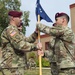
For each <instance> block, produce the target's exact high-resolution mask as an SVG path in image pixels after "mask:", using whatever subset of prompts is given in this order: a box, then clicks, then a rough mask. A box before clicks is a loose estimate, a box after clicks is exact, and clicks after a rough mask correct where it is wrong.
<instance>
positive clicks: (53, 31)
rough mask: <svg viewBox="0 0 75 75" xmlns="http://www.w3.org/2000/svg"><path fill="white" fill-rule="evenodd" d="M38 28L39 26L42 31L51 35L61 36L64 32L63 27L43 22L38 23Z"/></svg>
mask: <svg viewBox="0 0 75 75" xmlns="http://www.w3.org/2000/svg"><path fill="white" fill-rule="evenodd" d="M36 28H38V30H40V31H41V32H43V33H46V34H49V35H51V36H60V35H63V33H64V30H63V29H62V27H54V26H53V27H49V26H46V25H44V24H41V23H39V24H37V25H36Z"/></svg>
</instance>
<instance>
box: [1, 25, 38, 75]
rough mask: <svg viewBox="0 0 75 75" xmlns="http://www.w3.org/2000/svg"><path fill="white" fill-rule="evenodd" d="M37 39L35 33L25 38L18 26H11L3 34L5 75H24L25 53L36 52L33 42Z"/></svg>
mask: <svg viewBox="0 0 75 75" xmlns="http://www.w3.org/2000/svg"><path fill="white" fill-rule="evenodd" d="M36 37H37V33H36V32H34V33H33V34H32V35H31V36H30V37H27V38H26V37H25V36H24V35H23V34H22V33H21V32H20V31H18V29H17V26H14V25H9V26H8V27H7V28H6V29H4V31H3V32H2V34H1V39H2V40H1V41H2V42H1V43H2V62H1V67H2V68H4V69H2V71H3V72H4V73H5V75H24V65H25V63H24V60H23V57H24V52H25V51H26V50H27V51H32V50H36V49H37V47H36V45H35V44H33V42H34V41H35V39H36Z"/></svg>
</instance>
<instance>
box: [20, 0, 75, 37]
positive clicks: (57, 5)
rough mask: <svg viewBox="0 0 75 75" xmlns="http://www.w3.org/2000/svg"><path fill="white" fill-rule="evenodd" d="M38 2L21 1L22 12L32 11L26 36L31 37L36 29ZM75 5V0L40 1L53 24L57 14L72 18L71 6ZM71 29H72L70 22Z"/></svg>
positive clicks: (44, 22)
mask: <svg viewBox="0 0 75 75" xmlns="http://www.w3.org/2000/svg"><path fill="white" fill-rule="evenodd" d="M36 1H37V0H21V4H22V6H21V10H22V11H30V15H29V19H30V20H31V21H30V23H29V27H27V28H26V36H29V35H31V34H32V33H33V32H34V30H35V28H36V22H37V21H36V15H35V8H36ZM73 3H75V0H40V4H41V6H42V8H43V9H44V10H45V12H46V14H47V15H48V16H49V17H50V18H51V19H52V21H53V22H55V14H56V13H57V12H65V13H67V14H68V15H69V16H70V7H69V5H71V4H73ZM41 23H43V24H46V25H48V26H52V23H50V22H46V21H45V20H41ZM69 27H71V24H70V22H69Z"/></svg>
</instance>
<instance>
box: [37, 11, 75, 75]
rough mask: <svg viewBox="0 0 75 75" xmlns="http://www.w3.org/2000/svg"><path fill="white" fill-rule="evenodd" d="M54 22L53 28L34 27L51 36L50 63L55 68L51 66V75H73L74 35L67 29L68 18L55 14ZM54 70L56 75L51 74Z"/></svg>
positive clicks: (44, 26)
mask: <svg viewBox="0 0 75 75" xmlns="http://www.w3.org/2000/svg"><path fill="white" fill-rule="evenodd" d="M55 21H56V22H55V23H54V26H53V27H49V26H46V25H44V24H41V23H37V25H36V27H37V29H38V30H39V31H41V32H43V33H46V34H49V35H50V36H53V39H52V40H50V45H49V47H50V49H51V50H52V52H53V54H52V55H53V57H52V58H50V62H52V65H53V66H54V67H55V69H54V67H53V66H51V71H52V75H75V63H74V62H75V35H74V33H73V31H72V30H71V29H70V28H69V27H68V22H69V16H68V15H67V14H66V13H63V12H61V13H56V14H55ZM53 58H54V59H53ZM53 62H54V64H53ZM55 70H56V72H57V73H53V72H54V71H55Z"/></svg>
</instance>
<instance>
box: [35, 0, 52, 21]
mask: <svg viewBox="0 0 75 75" xmlns="http://www.w3.org/2000/svg"><path fill="white" fill-rule="evenodd" d="M38 15H40V20H42V19H44V20H46V21H47V22H52V20H51V19H50V18H49V17H48V15H47V14H46V13H45V11H44V10H43V8H42V7H41V5H40V2H39V0H37V2H36V17H37V20H38Z"/></svg>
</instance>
